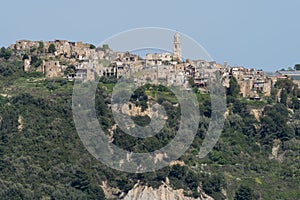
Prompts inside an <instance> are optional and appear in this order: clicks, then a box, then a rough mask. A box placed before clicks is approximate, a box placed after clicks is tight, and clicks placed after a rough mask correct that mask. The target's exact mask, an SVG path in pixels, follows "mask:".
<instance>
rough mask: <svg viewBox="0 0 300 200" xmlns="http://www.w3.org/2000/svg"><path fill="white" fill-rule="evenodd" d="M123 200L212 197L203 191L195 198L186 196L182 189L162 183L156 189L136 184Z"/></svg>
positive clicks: (191, 199)
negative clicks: (175, 188)
mask: <svg viewBox="0 0 300 200" xmlns="http://www.w3.org/2000/svg"><path fill="white" fill-rule="evenodd" d="M124 200H213V198H212V197H210V196H208V195H206V194H204V193H202V194H201V196H200V197H198V198H196V199H195V198H193V197H187V196H185V195H184V193H183V189H179V190H174V189H172V188H171V187H170V186H168V185H167V184H165V183H163V184H162V185H161V186H160V187H159V188H157V189H154V188H152V187H148V186H142V185H139V184H136V185H135V186H134V187H133V188H132V189H131V190H130V191H129V192H128V194H127V195H126V196H125V197H124Z"/></svg>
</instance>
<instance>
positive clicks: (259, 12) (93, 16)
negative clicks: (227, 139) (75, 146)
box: [0, 0, 300, 71]
mask: <svg viewBox="0 0 300 200" xmlns="http://www.w3.org/2000/svg"><path fill="white" fill-rule="evenodd" d="M0 18H1V24H0V27H1V29H0V45H2V46H8V45H9V44H11V43H14V42H15V41H16V40H19V39H30V40H53V39H68V40H72V41H84V42H90V43H93V44H99V43H100V42H102V41H103V40H105V39H106V38H108V37H110V36H111V35H114V34H116V33H119V32H121V31H124V30H127V29H132V28H137V27H143V26H147V27H149V26H154V27H165V28H170V29H175V30H178V31H180V32H183V33H185V34H187V35H189V36H191V37H192V38H194V39H195V40H197V41H198V42H199V43H200V44H201V45H202V46H203V47H204V48H205V49H206V50H207V51H208V52H209V53H210V54H211V56H212V57H213V58H214V59H215V60H216V61H217V62H219V63H222V62H223V61H228V63H229V64H231V65H243V66H245V67H254V68H262V69H265V70H269V71H270V70H276V69H280V68H283V67H288V66H293V65H294V64H295V63H300V34H299V33H300V20H299V19H300V1H298V0H286V1H282V0H251V1H250V0H243V1H242V0H219V1H217V0H205V1H204V0H188V1H179V0H172V1H171V0H160V1H158V0H148V1H144V0H128V1H124V0H123V1H122V0H106V1H100V0H91V1H89V0H86V1H75V0H73V1H70V0H60V1H58V0H51V1H45V0H44V1H42V0H39V1H38V0H36V1H34V0H27V1H16V0H10V1H2V2H1V8H0Z"/></svg>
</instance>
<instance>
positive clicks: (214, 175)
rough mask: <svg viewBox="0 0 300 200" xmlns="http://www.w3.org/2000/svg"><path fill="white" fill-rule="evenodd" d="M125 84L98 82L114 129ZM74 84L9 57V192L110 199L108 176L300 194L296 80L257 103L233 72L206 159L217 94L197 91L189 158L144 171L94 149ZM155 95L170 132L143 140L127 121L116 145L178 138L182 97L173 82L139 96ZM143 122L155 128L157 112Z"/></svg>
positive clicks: (1, 74) (5, 88)
mask: <svg viewBox="0 0 300 200" xmlns="http://www.w3.org/2000/svg"><path fill="white" fill-rule="evenodd" d="M7 54H8V53H7V52H5V51H3V56H6V57H7ZM115 83H116V80H115V79H114V78H101V80H100V82H99V84H98V88H97V94H96V111H97V116H98V119H99V122H100V124H101V127H102V128H103V129H104V130H108V129H109V128H111V127H112V126H113V125H114V124H115V122H114V120H113V116H112V112H111V110H110V108H109V104H110V99H111V93H112V89H113V86H114V84H115ZM72 88H73V82H70V81H67V80H65V79H64V78H57V79H44V77H43V75H42V74H40V73H37V72H28V73H25V72H23V69H22V62H21V60H18V59H7V60H6V58H5V59H2V60H1V62H0V94H1V95H0V199H105V195H104V191H103V190H102V188H101V187H100V185H103V183H104V182H105V183H107V184H108V186H109V187H111V188H119V189H120V190H121V192H124V193H126V192H128V191H129V190H130V189H131V188H132V187H133V186H134V185H135V184H136V183H137V182H138V181H140V182H141V184H144V185H148V186H152V187H156V188H157V187H159V186H160V185H161V182H162V181H165V179H166V177H168V178H169V180H170V184H171V186H172V187H173V188H175V189H176V188H183V189H184V191H185V193H186V195H187V196H193V197H198V196H199V190H198V188H199V187H200V188H202V190H203V191H204V192H205V193H206V194H208V195H210V196H212V197H214V198H215V199H225V198H228V199H236V200H242V199H259V198H261V199H291V200H292V199H293V200H295V199H300V101H299V99H298V98H299V96H300V93H299V89H298V88H297V86H296V85H294V84H293V82H292V81H290V80H288V79H285V80H281V81H278V82H277V83H276V85H275V86H274V88H273V89H272V94H271V96H270V97H264V98H263V99H262V100H260V101H257V100H249V99H246V98H243V97H240V96H239V86H238V84H237V82H236V80H235V79H234V78H232V79H231V80H230V87H229V88H227V109H228V110H227V116H226V120H225V125H224V129H223V133H222V135H221V138H220V139H219V141H218V143H217V145H216V146H215V147H214V149H213V150H212V151H211V152H210V153H209V155H208V156H207V157H205V158H204V159H199V158H198V157H197V155H198V154H199V148H200V147H201V144H202V141H203V139H204V137H205V133H206V130H207V128H208V124H209V117H210V116H211V104H210V95H209V94H205V93H200V92H196V95H197V97H198V101H199V109H200V113H201V121H200V123H199V128H198V131H197V135H196V137H195V139H194V142H193V144H192V145H191V147H190V149H189V150H188V151H187V152H186V153H185V154H184V155H183V156H182V157H181V158H180V161H182V162H183V163H184V165H179V164H177V165H172V166H169V167H165V168H163V169H161V170H157V171H155V172H151V173H144V174H131V173H125V172H120V171H117V170H113V169H111V168H109V167H107V166H105V165H104V164H102V163H100V162H99V161H97V160H96V159H95V158H94V157H93V156H92V155H90V154H89V153H88V152H87V150H86V149H85V148H84V146H83V144H82V142H81V140H80V139H79V136H78V135H77V133H76V129H75V125H74V122H73V116H72V91H73V90H72ZM195 91H197V90H196V89H195ZM150 99H151V101H156V102H158V103H159V104H161V105H162V106H164V108H165V110H166V112H167V115H168V120H167V122H166V124H165V126H164V128H163V129H162V131H161V132H160V133H159V134H157V135H155V136H153V137H150V138H146V139H139V138H134V137H132V136H129V135H127V134H125V133H124V132H122V130H120V129H119V128H117V129H116V130H114V136H113V137H114V144H116V145H117V146H119V147H121V148H123V149H126V150H128V151H133V152H149V151H153V150H155V149H159V148H161V147H162V146H164V145H165V144H167V143H168V142H169V141H170V140H172V138H174V134H176V130H177V129H178V120H179V118H180V112H179V107H178V106H177V103H178V102H177V100H176V98H175V96H174V94H173V93H172V92H171V91H170V90H168V89H167V88H165V87H163V86H151V85H145V86H144V87H141V88H139V89H138V90H136V92H135V94H134V95H133V96H132V98H131V101H132V102H133V103H135V104H136V106H140V107H142V109H146V108H147V101H150ZM133 120H134V121H135V122H136V123H137V124H139V125H146V124H148V123H149V121H150V118H149V117H142V116H140V117H139V116H137V117H133Z"/></svg>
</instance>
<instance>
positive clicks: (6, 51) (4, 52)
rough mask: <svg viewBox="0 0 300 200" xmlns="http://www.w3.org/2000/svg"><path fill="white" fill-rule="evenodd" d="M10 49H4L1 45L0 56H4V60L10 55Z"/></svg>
mask: <svg viewBox="0 0 300 200" xmlns="http://www.w3.org/2000/svg"><path fill="white" fill-rule="evenodd" d="M11 54H12V53H11V50H10V49H5V47H2V48H1V50H0V57H1V58H4V59H5V60H8V59H9V58H10V57H11Z"/></svg>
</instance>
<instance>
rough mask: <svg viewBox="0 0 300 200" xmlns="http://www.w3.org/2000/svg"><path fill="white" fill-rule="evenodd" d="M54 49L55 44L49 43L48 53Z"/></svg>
mask: <svg viewBox="0 0 300 200" xmlns="http://www.w3.org/2000/svg"><path fill="white" fill-rule="evenodd" d="M55 51H56V48H55V45H54V44H50V45H49V47H48V53H54V52H55Z"/></svg>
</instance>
